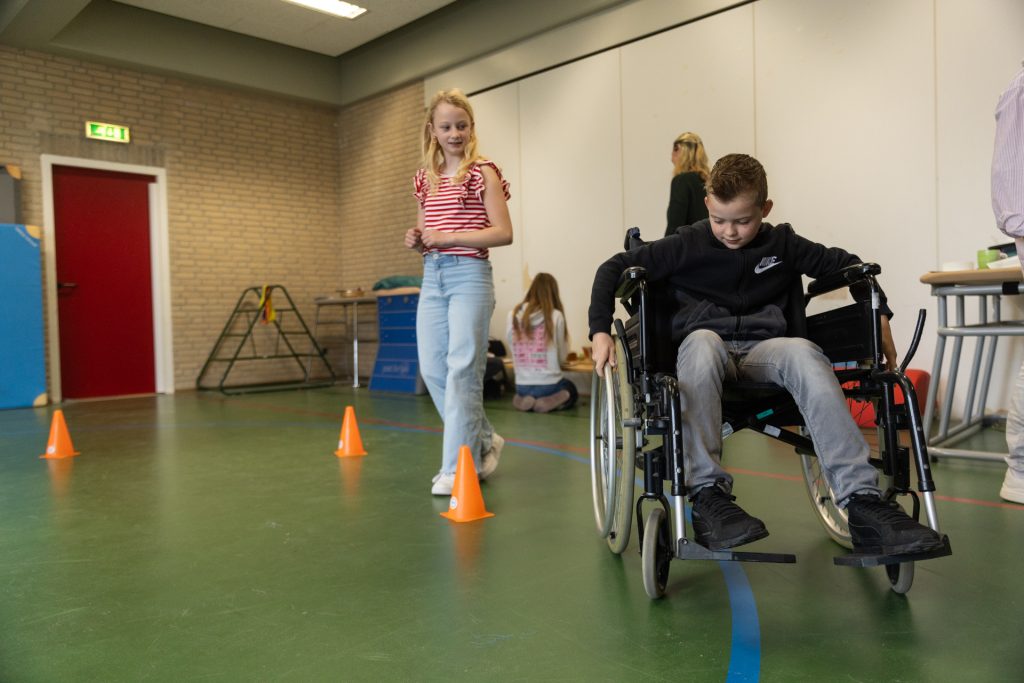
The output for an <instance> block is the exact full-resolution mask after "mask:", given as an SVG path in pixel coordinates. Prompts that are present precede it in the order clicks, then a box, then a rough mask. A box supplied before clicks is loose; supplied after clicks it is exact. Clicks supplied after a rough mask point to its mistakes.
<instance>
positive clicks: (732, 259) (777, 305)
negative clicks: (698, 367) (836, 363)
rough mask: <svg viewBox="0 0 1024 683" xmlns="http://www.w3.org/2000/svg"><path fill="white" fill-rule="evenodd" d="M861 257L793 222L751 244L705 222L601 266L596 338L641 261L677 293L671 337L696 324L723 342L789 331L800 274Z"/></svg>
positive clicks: (593, 316) (594, 309) (593, 309)
mask: <svg viewBox="0 0 1024 683" xmlns="http://www.w3.org/2000/svg"><path fill="white" fill-rule="evenodd" d="M860 262H861V261H860V259H859V258H857V257H856V256H854V255H853V254H851V253H849V252H847V251H844V250H842V249H838V248H835V247H826V246H824V245H821V244H818V243H816V242H812V241H810V240H808V239H805V238H803V237H800V236H799V235H797V234H796V233H795V232H794V231H793V228H792V227H791V226H790V225H789V224H788V223H782V224H780V225H776V226H772V225H771V224H769V223H762V224H761V228H760V230H758V233H757V236H756V237H754V239H753V240H751V241H750V242H749V243H748V244H747V245H745V246H744V247H743V248H741V249H729V248H728V247H726V246H725V245H724V244H722V243H721V242H719V241H718V240H717V239H716V238H715V236H714V234H713V233H712V232H711V222H710V221H709V220H708V219H704V220H702V221H700V222H698V223H695V224H693V225H689V226H686V227H682V228H680V229H679V232H678V233H677V234H675V235H671V236H669V237H665V238H664V239H660V240H657V241H655V242H650V243H648V244H646V245H644V246H643V247H640V248H639V249H635V250H632V251H628V252H623V253H620V254H616V255H615V256H613V257H611V258H610V259H608V260H607V261H605V262H604V263H603V264H601V266H600V267H599V268H598V269H597V274H596V275H595V276H594V288H593V291H592V293H591V298H590V313H589V315H590V336H591V337H593V336H594V334H595V333H597V332H609V331H610V329H611V324H612V316H613V314H614V308H615V300H614V297H615V288H616V286H617V285H618V282H619V278H620V276H621V275H622V272H623V271H624V270H626V268H629V267H631V266H643V267H644V268H646V269H647V281H648V282H649V283H651V284H652V285H653V286H654V288H658V287H659V285H660V286H667V287H668V288H669V289H671V290H672V291H673V293H674V294H675V298H676V302H677V305H678V309H677V312H676V314H675V316H674V317H673V319H672V341H673V342H674V343H676V344H678V343H679V342H681V341H682V340H683V338H684V337H685V336H686V335H687V334H689V333H690V332H692V331H693V330H697V329H706V330H712V331H714V332H716V333H718V334H719V335H721V336H722V337H723V338H724V339H751V340H759V339H770V338H773V337H782V336H786V318H785V315H784V313H783V312H784V311H786V310H788V307H789V305H790V298H791V297H793V296H795V293H796V292H797V291H798V290H797V289H795V288H794V281H795V278H797V277H798V276H799V275H808V276H810V277H812V278H817V277H821V276H823V275H827V274H829V273H833V272H835V271H837V270H840V269H842V268H845V267H846V266H850V265H853V264H856V263H860Z"/></svg>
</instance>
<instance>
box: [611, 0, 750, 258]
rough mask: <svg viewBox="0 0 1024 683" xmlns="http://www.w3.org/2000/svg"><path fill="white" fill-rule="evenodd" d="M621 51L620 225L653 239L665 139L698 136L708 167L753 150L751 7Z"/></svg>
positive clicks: (666, 162) (659, 231)
mask: <svg viewBox="0 0 1024 683" xmlns="http://www.w3.org/2000/svg"><path fill="white" fill-rule="evenodd" d="M723 45H728V46H729V49H728V50H723V49H721V47H722V46H723ZM621 50H622V142H623V144H622V160H623V184H624V189H625V196H624V203H625V219H626V226H627V227H629V226H633V225H637V226H640V228H641V234H642V235H644V236H645V237H646V238H654V237H661V236H662V235H663V234H664V231H665V226H666V223H665V211H666V209H667V207H668V195H669V184H670V181H671V178H672V162H671V159H670V155H671V152H672V141H673V140H675V138H676V137H677V136H678V135H679V134H680V133H683V132H685V131H693V132H695V133H697V134H698V135H700V136H701V138H702V139H703V140H704V145H705V148H706V149H707V152H708V157H709V158H710V160H711V163H712V164H713V163H714V162H715V160H716V159H717V158H718V157H720V156H723V155H725V154H728V153H730V152H747V153H753V151H754V74H753V60H754V55H753V50H754V35H753V7H752V6H749V5H748V6H745V7H740V8H737V9H735V10H732V11H730V12H725V13H723V14H718V15H716V16H713V17H710V18H708V19H705V20H703V21H700V22H697V23H694V24H688V25H686V26H681V27H679V28H677V29H674V30H672V31H667V32H665V33H661V34H659V35H656V36H652V37H651V38H648V39H647V40H643V41H640V42H637V43H632V44H630V45H626V46H624V47H622V48H621Z"/></svg>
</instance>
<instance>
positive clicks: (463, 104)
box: [423, 88, 481, 194]
mask: <svg viewBox="0 0 1024 683" xmlns="http://www.w3.org/2000/svg"><path fill="white" fill-rule="evenodd" d="M442 102H446V103H448V104H450V105H452V106H453V107H458V108H459V109H461V110H463V111H464V112H466V113H467V114H469V139H468V140H467V141H466V145H465V146H464V147H463V152H462V163H460V164H459V169H458V170H457V171H456V172H455V177H454V178H452V183H453V184H455V185H459V184H461V183H462V182H464V181H465V180H466V174H467V173H468V172H469V167H470V166H472V165H473V164H474V163H476V162H477V161H479V160H480V158H481V157H480V154H479V153H478V152H477V151H476V119H474V118H473V107H472V106H470V104H469V100H468V99H466V96H465V95H464V94H463V93H462V91H461V90H459V89H458V88H452V89H451V90H438V91H437V93H435V94H434V96H433V97H432V98H431V100H430V104H429V105H428V106H427V118H426V121H424V122H423V168H424V170H426V172H427V182H428V183H430V193H431V194H433V193H434V192H436V191H437V185H438V183H439V182H440V180H441V171H442V170H443V169H444V152H442V151H441V146H440V145H439V144H437V138H436V137H434V134H433V133H431V132H430V125H431V124H432V123H433V121H434V111H435V110H436V109H437V107H438V105H439V104H441V103H442Z"/></svg>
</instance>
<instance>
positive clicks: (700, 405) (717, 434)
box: [676, 330, 879, 507]
mask: <svg viewBox="0 0 1024 683" xmlns="http://www.w3.org/2000/svg"><path fill="white" fill-rule="evenodd" d="M676 376H677V377H678V378H679V394H680V396H679V400H680V403H681V405H682V417H683V425H682V427H683V430H682V431H683V453H684V458H685V460H686V485H687V488H688V489H689V491H690V492H691V493H694V492H696V491H698V490H700V489H701V488H703V487H705V486H707V485H709V484H713V483H715V481H716V480H718V479H723V480H724V481H725V484H726V487H727V488H728V489H730V490H731V488H732V477H731V476H729V474H728V473H727V472H726V471H725V470H724V469H723V468H722V464H721V461H722V431H721V426H722V383H723V382H724V381H725V380H727V379H728V380H737V379H739V380H748V381H754V382H774V383H775V384H778V385H780V386H782V387H785V389H786V390H787V391H788V392H789V393H790V394H791V395H792V396H793V398H794V399H795V400H796V404H797V407H798V408H799V409H800V414H801V415H803V417H804V421H805V422H806V424H807V428H808V430H809V431H810V433H811V439H812V440H813V441H814V446H815V452H816V453H817V454H818V459H819V460H820V462H821V468H822V471H823V472H824V474H825V477H826V480H827V481H828V483H829V485H830V486H831V487H832V492H833V493H834V495H835V497H836V502H837V503H838V504H839V505H840V506H841V507H844V506H845V505H846V502H847V499H848V498H849V497H850V496H851V495H853V494H855V493H862V492H865V493H866V492H874V493H879V489H878V475H877V472H876V471H875V468H874V467H873V466H872V465H871V464H870V463H869V462H868V453H869V451H868V444H867V442H866V441H865V440H864V436H863V435H862V434H861V432H860V429H859V428H858V427H857V424H856V423H855V422H854V421H853V418H852V417H851V416H850V411H849V408H848V407H847V405H846V400H845V398H844V397H843V391H842V389H841V388H840V386H839V382H837V381H836V377H835V374H833V372H832V364H831V362H830V361H829V360H828V358H827V357H826V356H825V355H824V354H823V353H822V352H821V349H820V348H818V346H816V345H815V344H814V343H812V342H809V341H807V340H806V339H799V338H794V337H777V338H775V339H767V340H765V341H730V342H726V341H723V340H722V338H721V337H719V336H718V335H717V334H715V333H714V332H711V331H710V330H697V331H695V332H691V333H690V334H689V335H687V337H686V338H685V339H684V340H683V343H682V344H680V345H679V355H678V356H677V358H676Z"/></svg>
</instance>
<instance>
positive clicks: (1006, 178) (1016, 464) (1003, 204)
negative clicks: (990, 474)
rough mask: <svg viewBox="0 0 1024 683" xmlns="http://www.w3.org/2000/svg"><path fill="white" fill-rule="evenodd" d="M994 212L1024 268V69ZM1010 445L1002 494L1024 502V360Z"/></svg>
mask: <svg viewBox="0 0 1024 683" xmlns="http://www.w3.org/2000/svg"><path fill="white" fill-rule="evenodd" d="M1022 66H1024V65H1022ZM992 211H993V212H994V213H995V216H996V225H998V226H999V229H1000V230H1002V231H1003V232H1005V233H1006V234H1007V235H1009V236H1010V237H1012V238H1013V239H1014V241H1015V242H1016V243H1017V258H1019V259H1020V262H1021V267H1022V268H1024V251H1022V250H1021V247H1024V69H1021V70H1020V71H1018V72H1017V75H1016V76H1015V77H1014V79H1013V80H1012V81H1010V85H1009V87H1007V88H1006V92H1004V93H1003V95H1002V97H1000V98H999V104H998V105H996V141H995V151H994V152H993V153H992ZM1006 447H1007V454H1006V476H1005V477H1004V478H1003V486H1002V488H1001V489H1000V490H999V497H1000V498H1003V499H1004V500H1009V501H1012V502H1014V503H1024V363H1022V364H1021V366H1020V369H1019V370H1018V371H1017V379H1016V381H1015V382H1014V386H1013V395H1012V397H1011V399H1010V412H1009V414H1008V415H1007V417H1006Z"/></svg>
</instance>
